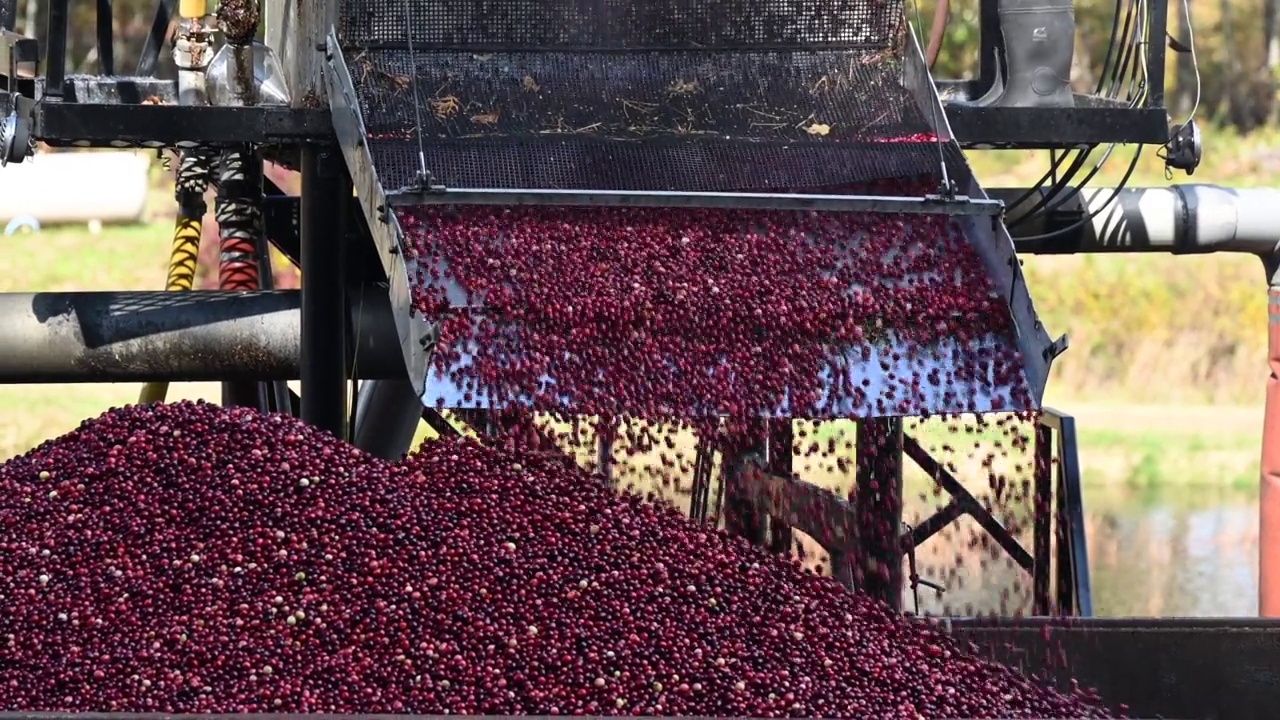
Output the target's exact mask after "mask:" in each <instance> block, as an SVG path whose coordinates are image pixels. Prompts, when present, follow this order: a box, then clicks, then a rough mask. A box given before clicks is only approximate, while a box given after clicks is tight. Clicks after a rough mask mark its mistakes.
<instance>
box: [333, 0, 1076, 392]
mask: <svg viewBox="0 0 1280 720" xmlns="http://www.w3.org/2000/svg"><path fill="white" fill-rule="evenodd" d="M406 8H407V9H408V12H407V13H406ZM407 17H408V18H412V20H411V22H406V18H407ZM905 29H906V25H905V23H904V21H903V17H902V8H901V5H900V4H899V3H895V2H884V3H880V2H869V1H868V0H860V1H859V2H837V3H817V2H807V0H725V1H716V0H682V1H673V2H626V3H624V2H614V1H613V0H599V1H597V2H593V3H583V2H576V1H575V2H569V3H564V2H555V1H543V2H503V1H502V0H491V1H489V2H483V3H480V2H476V3H470V2H462V3H447V4H446V3H442V2H428V1H426V0H410V1H409V3H408V4H407V5H406V4H405V3H403V2H401V0H388V1H387V2H381V1H378V2H371V3H370V2H360V3H357V2H354V1H353V2H350V3H348V5H347V6H346V7H344V8H343V10H342V15H341V22H340V24H339V28H338V30H337V32H335V34H334V35H333V36H331V38H330V43H329V50H330V64H331V68H332V70H333V71H332V72H330V73H329V75H328V77H329V83H330V86H329V95H330V103H331V107H332V109H333V111H334V113H333V117H334V123H335V128H336V129H337V132H338V136H339V141H340V143H341V144H342V146H343V152H344V156H345V157H346V159H347V163H348V166H349V167H350V168H351V170H352V174H353V177H354V179H355V181H356V185H357V194H358V195H359V197H360V200H361V204H362V206H363V207H364V209H365V212H366V215H367V216H368V219H369V221H370V225H371V227H372V228H373V230H374V232H373V235H374V238H375V241H376V242H377V243H378V244H379V246H380V249H381V250H382V252H381V256H382V257H383V259H384V265H385V267H386V269H387V271H388V276H389V278H390V288H391V294H392V300H393V304H395V305H396V307H398V308H400V309H401V314H402V317H401V318H400V319H399V322H400V326H401V327H400V329H401V342H402V345H403V347H404V353H405V359H406V363H407V365H408V368H409V373H410V376H411V380H412V381H413V382H414V384H415V386H416V387H417V389H418V390H419V391H420V392H421V393H422V397H423V401H424V402H425V403H428V404H441V403H443V404H444V405H445V406H450V407H487V406H489V405H490V402H491V401H492V402H494V403H496V404H505V403H506V402H507V401H508V400H510V399H511V398H510V396H509V394H505V393H497V395H499V396H501V397H503V398H506V399H505V400H504V399H494V398H495V396H494V394H493V393H486V392H484V391H480V390H479V389H478V388H475V387H471V386H469V385H468V384H467V383H466V382H464V381H462V380H460V379H459V376H460V375H465V374H466V370H465V368H466V366H467V365H468V364H470V363H473V362H476V361H477V358H481V356H482V355H483V353H484V349H483V348H475V347H462V346H459V347H438V346H437V341H438V340H439V339H440V338H439V326H438V325H437V321H438V320H439V318H438V317H436V316H430V317H428V316H424V315H423V314H422V313H420V312H418V311H417V310H415V309H414V307H415V304H417V305H419V306H421V305H422V304H423V302H424V300H423V297H424V295H425V294H430V292H432V290H431V288H429V287H427V286H428V285H430V284H431V283H433V282H436V281H433V280H431V279H430V278H432V277H439V278H441V280H440V281H439V282H442V283H443V284H444V286H445V289H446V290H447V292H446V294H447V297H448V299H449V301H450V302H451V303H452V304H453V306H454V307H455V308H458V307H461V306H469V307H470V306H474V305H476V304H483V302H484V301H483V298H476V297H473V293H471V292H470V288H469V287H468V284H469V283H468V278H466V277H461V276H460V274H459V272H457V270H458V268H461V267H462V266H464V265H466V264H467V263H466V260H467V259H466V258H464V257H461V256H458V255H454V256H450V255H449V253H448V252H443V248H438V249H433V248H431V247H429V246H430V243H431V240H430V239H429V237H428V239H427V240H426V241H425V242H426V243H427V245H428V247H425V248H424V247H423V246H422V242H423V240H422V229H423V228H424V227H425V228H428V232H427V234H428V236H429V235H430V231H429V228H430V227H431V226H432V225H433V224H438V225H441V226H443V225H448V224H451V223H452V224H455V225H456V223H457V222H459V220H458V219H459V218H460V217H462V218H470V220H465V219H464V220H463V221H462V222H475V223H477V224H485V225H488V226H490V227H492V223H493V222H494V221H495V219H499V221H500V222H514V220H513V218H515V217H516V216H513V215H507V214H504V213H506V212H507V211H508V209H507V208H503V207H491V208H476V207H474V206H475V205H489V206H517V205H530V204H543V205H595V206H606V207H604V208H600V209H599V210H595V211H593V210H586V209H575V210H573V212H571V213H570V214H571V215H572V217H573V218H574V222H575V223H580V224H583V225H589V224H591V223H593V222H603V221H604V220H603V218H605V217H606V216H609V217H612V215H615V214H617V213H620V212H621V213H626V212H643V211H637V210H635V209H634V208H635V207H637V206H645V205H661V206H678V207H680V208H682V209H681V210H678V211H673V210H671V209H668V210H666V211H664V214H667V215H669V216H672V217H676V218H678V220H677V222H687V223H689V224H690V227H693V226H696V225H697V224H698V223H699V222H700V221H699V213H707V212H711V213H723V212H736V213H738V214H739V215H740V217H742V218H743V222H744V223H745V225H744V230H743V231H749V230H748V227H749V225H750V223H751V222H754V220H752V218H766V217H767V219H768V221H769V222H771V223H778V222H781V223H784V224H785V223H787V222H793V221H794V222H796V223H801V222H806V221H804V220H802V218H804V217H808V216H807V215H805V213H794V211H795V210H798V209H806V210H807V211H813V210H820V211H843V212H844V214H846V215H851V216H852V215H866V214H868V213H873V214H876V215H877V216H879V217H883V218H885V219H887V221H889V222H898V223H906V222H909V218H910V215H911V214H919V213H924V214H927V215H933V216H937V217H950V218H951V220H950V223H951V227H952V228H953V230H952V231H951V232H953V233H954V234H956V235H958V236H960V237H962V238H964V240H963V243H962V244H963V245H964V250H963V254H965V255H966V256H972V257H973V258H976V259H977V260H976V262H977V263H978V265H980V266H981V267H982V271H981V273H980V275H981V277H978V278H977V284H979V285H981V286H982V287H984V288H987V292H989V293H990V294H991V295H992V296H993V297H998V298H1000V299H1001V300H1002V301H1003V303H1005V306H1006V307H1007V311H1008V312H1007V313H1005V317H1004V320H1002V321H1000V322H997V323H995V325H996V326H998V327H996V328H995V329H993V330H992V331H991V332H990V333H987V334H985V335H984V336H982V337H977V338H972V337H971V338H967V339H965V340H963V341H960V340H957V339H955V338H945V337H939V338H937V339H936V342H932V343H931V344H930V346H929V347H928V348H926V349H925V350H924V351H923V352H920V351H919V350H918V349H914V348H907V347H906V345H905V341H904V340H903V339H902V338H901V337H900V336H899V335H900V334H899V333H898V332H897V331H896V330H895V328H884V327H881V326H880V322H881V320H883V318H881V319H875V318H869V320H868V322H869V323H871V324H872V325H876V327H877V329H876V330H875V331H874V333H873V334H874V335H875V336H876V338H877V342H878V345H877V347H876V348H875V349H874V350H873V352H872V353H871V356H870V357H866V356H865V355H866V354H865V353H863V352H861V351H859V352H854V351H853V349H852V348H848V347H846V348H831V358H830V363H829V365H828V367H827V369H826V370H825V371H824V373H825V374H824V375H823V380H822V382H823V384H824V390H823V393H822V394H823V396H824V399H823V403H822V404H823V405H824V407H825V409H826V410H825V412H824V415H841V416H860V415H867V414H881V415H884V414H914V413H915V412H925V413H938V412H961V411H987V410H998V409H1025V408H1028V407H1031V406H1034V405H1036V404H1038V402H1039V398H1040V396H1041V394H1042V392H1043V388H1044V383H1045V378H1046V376H1047V371H1048V365H1049V363H1050V361H1051V360H1052V357H1053V355H1054V354H1055V353H1056V352H1057V351H1058V349H1059V348H1058V347H1057V346H1056V345H1054V344H1053V343H1051V342H1050V341H1049V339H1048V337H1047V335H1046V334H1045V332H1044V330H1043V328H1042V327H1041V326H1040V324H1039V322H1038V320H1037V319H1036V316H1035V311H1034V308H1033V307H1032V305H1031V301H1030V297H1029V296H1028V294H1027V291H1026V287H1025V285H1024V284H1023V283H1022V282H1021V272H1020V268H1019V266H1018V264H1017V260H1016V258H1015V257H1014V253H1013V246H1012V242H1011V241H1010V239H1009V236H1008V234H1007V232H1006V231H1005V229H1004V227H1003V226H1002V225H1001V223H1000V221H999V215H1000V212H1001V207H1000V205H999V203H996V202H994V201H990V200H988V199H987V198H986V196H985V194H984V193H983V192H982V190H981V188H980V187H979V186H978V185H977V183H976V182H974V180H973V178H972V176H971V174H970V173H969V171H968V167H967V164H966V163H965V161H964V157H963V155H962V154H961V152H960V150H959V147H958V146H957V145H956V144H955V143H954V142H953V141H952V140H951V134H950V130H949V128H948V127H947V124H946V119H945V115H944V114H943V112H942V108H941V104H940V103H939V101H938V99H937V95H936V92H935V91H934V88H933V85H932V81H931V78H930V77H929V74H928V72H927V70H926V69H925V67H924V63H923V59H922V58H921V56H920V51H919V47H918V45H917V44H916V42H915V39H914V37H913V36H912V35H910V34H909V33H906V32H905ZM423 170H425V171H426V173H422V171H423ZM944 179H945V180H949V181H950V182H951V183H952V185H951V192H944V193H941V194H932V193H937V190H938V189H939V188H943V189H944V190H945V186H944ZM886 181H887V182H886ZM895 185H896V186H897V187H896V188H895V187H894V186H895ZM904 187H909V188H911V189H907V190H905V191H904V190H903V188H904ZM903 192H907V193H910V195H908V196H903V195H902V193H903ZM851 193H860V194H858V195H853V194H851ZM619 206H620V207H619ZM709 208H715V209H709ZM729 209H732V210H729ZM673 212H674V213H675V215H671V213H673ZM787 212H793V214H792V215H790V216H788V215H786V214H785V213H787ZM592 213H594V215H593V214H592ZM757 213H766V215H759V214H757ZM568 216H569V215H566V217H568ZM637 217H640V216H637ZM704 217H705V216H704ZM788 217H790V218H792V220H788V219H787V218H788ZM848 222H849V225H848V228H847V231H845V232H842V231H840V230H839V228H838V223H837V225H833V226H830V228H831V229H832V232H833V235H832V236H831V237H829V238H823V237H817V236H814V235H812V234H810V235H808V236H806V242H810V243H819V244H820V243H822V242H826V241H831V242H839V243H841V244H843V245H847V246H849V247H850V248H851V249H850V250H849V251H848V252H849V253H850V254H851V255H856V254H857V252H858V250H857V247H858V246H859V245H860V244H861V243H862V241H863V240H864V239H865V238H863V237H862V236H861V235H860V234H859V232H858V231H856V230H855V229H853V226H854V225H856V223H857V220H856V219H854V218H853V217H850V218H849V220H848ZM408 225H412V226H413V227H414V228H415V230H414V231H415V233H418V238H417V239H416V240H415V241H413V242H409V241H407V240H406V236H405V228H406V226H408ZM489 240H490V241H491V242H498V243H500V242H502V240H501V238H489ZM415 242H416V243H417V244H418V247H414V244H415ZM438 250H439V251H438ZM881 251H882V252H883V248H882V249H881ZM455 252H456V250H455ZM469 252H470V253H472V254H483V253H484V252H485V244H484V243H479V244H477V245H476V246H475V247H473V248H471V249H470V250H469ZM929 252H930V249H929V247H928V243H927V242H925V243H921V242H920V240H919V239H914V240H912V241H910V242H904V243H903V244H902V245H901V246H900V247H896V248H894V249H892V250H891V251H889V257H886V258H882V260H884V261H885V262H886V263H887V264H886V265H885V270H886V275H892V274H893V273H894V270H893V269H892V268H891V267H890V265H891V264H892V262H893V260H894V258H895V257H896V258H898V259H899V260H901V259H903V258H907V257H912V256H914V255H920V256H921V257H923V255H927V254H929ZM961 260H963V259H961ZM428 262H432V263H434V266H431V267H429V266H428V265H427V264H426V263H428ZM837 262H843V261H837ZM931 262H933V263H934V265H935V266H934V267H932V268H929V269H928V271H927V272H926V273H925V275H932V276H934V277H942V278H946V277H948V273H949V272H951V273H952V274H953V275H954V271H953V270H951V269H949V268H948V267H947V266H946V263H943V264H942V265H938V260H937V259H934V260H932V261H931ZM451 268H452V269H453V271H450V269H451ZM921 277H923V276H921ZM470 279H472V280H474V279H475V278H474V277H472V278H470ZM919 280H920V278H919V277H917V278H915V279H906V280H903V279H899V280H898V282H916V281H919ZM891 284H892V283H890V285H891ZM870 285H872V286H868V287H863V288H857V289H852V288H851V289H850V292H863V293H866V294H868V295H871V296H874V295H875V294H876V292H877V287H876V286H878V287H880V289H884V288H885V287H888V285H879V284H877V283H871V284H870ZM499 322H500V320H499ZM938 324H939V325H941V324H942V323H938ZM520 332H521V330H520V328H518V327H513V328H511V333H510V334H511V335H512V336H519V335H520ZM513 347H514V348H515V350H514V351H515V352H520V349H519V348H520V344H519V342H516V343H515V345H514V346H513ZM974 356H981V357H987V358H990V357H997V356H1000V357H1015V356H1016V357H1018V358H1019V359H1020V360H1019V361H1020V362H1021V363H1022V364H1023V366H1022V367H1021V368H1018V370H1019V371H1020V372H1014V373H1008V372H1004V373H997V372H994V371H993V370H991V368H990V367H989V366H983V365H982V363H979V364H978V367H979V368H982V367H986V369H985V370H980V371H979V372H978V373H977V375H976V376H973V373H972V372H971V371H969V373H970V376H971V377H968V378H967V379H968V380H969V381H971V382H969V385H970V387H969V388H968V389H966V390H965V391H964V392H961V393H956V392H951V391H949V390H947V389H940V390H937V391H936V392H935V391H932V390H930V391H919V390H918V389H917V390H912V391H911V394H913V397H914V404H912V405H910V407H908V406H907V405H906V404H904V403H903V402H901V398H902V395H903V388H901V387H899V386H900V385H901V382H902V379H903V378H904V377H911V376H916V377H925V376H935V375H941V376H947V377H951V376H954V377H960V376H961V375H963V374H964V373H963V372H962V371H961V370H960V368H961V367H962V366H972V365H973V364H972V363H971V362H969V361H968V360H965V358H966V357H969V358H971V357H974ZM481 359H482V358H481ZM663 367H665V366H664V365H663V362H662V359H661V358H659V359H657V360H655V361H654V364H653V365H652V367H651V368H650V370H652V371H662V369H663ZM709 371H710V370H709ZM996 375H1000V376H1001V377H1000V379H997V378H996V377H995V376H996ZM543 381H544V382H543V383H542V384H543V385H544V386H546V385H548V384H554V378H551V377H545V378H543ZM853 384H860V385H861V386H862V387H863V388H864V389H863V390H860V391H859V395H860V397H857V398H854V397H838V395H839V392H840V391H839V390H838V388H846V389H847V388H848V387H850V386H851V385H853ZM522 399H527V398H516V401H520V400H522ZM868 399H869V400H870V401H869V402H868ZM564 409H569V410H572V409H574V408H564ZM577 409H579V410H582V409H584V408H577ZM622 410H623V411H625V410H626V408H622ZM702 411H705V412H722V411H723V410H722V409H721V408H718V407H716V406H714V404H709V405H706V406H704V407H702ZM775 411H776V412H778V413H783V414H788V413H790V414H798V413H796V412H795V408H792V407H791V406H790V404H789V401H788V400H783V401H782V402H780V403H779V404H778V406H777V407H776V408H775Z"/></svg>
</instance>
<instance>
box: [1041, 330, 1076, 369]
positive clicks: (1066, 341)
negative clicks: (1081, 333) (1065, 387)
mask: <svg viewBox="0 0 1280 720" xmlns="http://www.w3.org/2000/svg"><path fill="white" fill-rule="evenodd" d="M1070 346H1071V340H1070V338H1068V337H1067V334H1066V333H1063V334H1062V335H1060V336H1059V337H1058V339H1057V340H1054V341H1053V342H1051V343H1049V345H1048V347H1046V348H1045V349H1044V360H1045V362H1053V360H1054V358H1056V357H1058V356H1059V355H1061V354H1062V353H1064V352H1066V351H1067V348H1068V347H1070Z"/></svg>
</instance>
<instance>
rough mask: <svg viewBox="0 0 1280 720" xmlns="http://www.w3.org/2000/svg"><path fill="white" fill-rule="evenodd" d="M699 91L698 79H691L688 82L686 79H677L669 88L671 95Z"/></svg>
mask: <svg viewBox="0 0 1280 720" xmlns="http://www.w3.org/2000/svg"><path fill="white" fill-rule="evenodd" d="M697 91H698V81H697V80H690V81H688V82H685V81H684V80H676V81H675V82H673V83H671V85H670V86H669V87H668V88H667V92H668V93H669V94H671V95H688V94H690V93H695V92H697Z"/></svg>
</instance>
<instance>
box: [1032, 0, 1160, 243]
mask: <svg viewBox="0 0 1280 720" xmlns="http://www.w3.org/2000/svg"><path fill="white" fill-rule="evenodd" d="M1145 1H1146V0H1137V2H1135V1H1134V0H1129V2H1128V3H1127V8H1126V10H1125V13H1124V16H1125V18H1124V23H1123V27H1124V29H1123V31H1122V33H1121V35H1122V37H1124V38H1125V43H1124V50H1123V53H1122V55H1121V57H1120V58H1119V62H1118V63H1116V65H1115V66H1114V67H1113V68H1112V69H1111V73H1110V80H1111V82H1110V87H1109V89H1108V92H1107V95H1108V96H1109V97H1111V98H1115V96H1116V95H1117V94H1118V91H1119V88H1120V87H1122V86H1123V84H1124V83H1123V78H1125V76H1126V75H1128V76H1129V82H1128V85H1129V93H1127V95H1128V96H1129V97H1130V101H1129V106H1130V107H1131V108H1132V107H1137V106H1138V105H1139V104H1140V103H1141V102H1142V101H1143V100H1144V99H1145V97H1146V95H1147V92H1148V90H1149V88H1148V85H1147V83H1146V82H1145V81H1140V80H1139V77H1142V78H1145V76H1146V65H1145V63H1143V62H1141V61H1138V62H1134V54H1135V50H1138V49H1139V48H1146V47H1149V45H1148V44H1147V38H1149V35H1150V33H1149V31H1150V27H1149V23H1146V22H1143V23H1141V24H1140V26H1135V24H1134V22H1133V19H1134V14H1135V10H1136V11H1137V13H1138V14H1139V15H1140V16H1141V17H1143V18H1145V17H1146V13H1145V11H1144V8H1145ZM1119 16H1120V7H1119V0H1118V1H1117V8H1116V20H1117V21H1118V19H1119ZM1114 24H1115V23H1113V25H1114ZM1113 37H1114V36H1113ZM1135 40H1136V41H1135ZM1109 45H1110V43H1109ZM1107 57H1108V61H1109V60H1110V59H1111V58H1112V57H1114V54H1113V53H1112V48H1111V47H1109V48H1108V53H1107ZM1131 62H1133V71H1132V73H1130V71H1129V68H1130V63H1131ZM1106 80H1107V68H1106V67H1104V68H1103V74H1102V77H1100V78H1099V83H1098V87H1099V89H1101V87H1102V84H1103V83H1104V82H1106ZM1135 83H1136V88H1135ZM1116 147H1117V146H1116V144H1115V143H1112V144H1110V145H1108V147H1107V149H1106V151H1104V153H1103V156H1102V159H1100V160H1099V161H1098V162H1097V163H1096V164H1095V165H1094V167H1093V169H1092V170H1090V171H1089V172H1088V174H1086V175H1085V177H1084V178H1083V179H1082V180H1081V181H1080V183H1079V185H1077V186H1075V187H1074V188H1073V191H1072V192H1066V190H1067V188H1068V186H1069V185H1070V183H1071V182H1072V181H1073V180H1074V179H1075V177H1076V175H1077V174H1078V173H1079V171H1080V169H1081V168H1082V167H1083V164H1084V162H1086V161H1087V160H1088V157H1089V156H1090V155H1091V153H1092V151H1093V150H1094V149H1095V148H1088V149H1085V150H1082V151H1079V152H1078V153H1077V155H1076V158H1075V159H1074V160H1073V162H1072V164H1071V167H1070V168H1069V169H1068V170H1067V172H1066V173H1064V174H1063V176H1062V178H1061V179H1060V180H1059V181H1058V182H1055V183H1054V184H1053V186H1052V187H1050V188H1049V190H1048V191H1047V192H1044V191H1043V190H1044V187H1043V186H1044V178H1042V179H1041V181H1040V183H1037V185H1036V186H1035V187H1033V188H1031V189H1029V190H1028V191H1027V192H1025V193H1023V194H1022V196H1020V197H1019V198H1018V199H1017V200H1015V202H1014V203H1013V205H1012V207H1017V206H1018V205H1021V204H1022V203H1024V202H1026V201H1027V199H1029V198H1030V196H1031V195H1033V194H1035V193H1041V196H1040V198H1039V199H1038V200H1037V201H1036V203H1035V205H1033V206H1032V207H1031V208H1030V209H1028V210H1027V211H1026V212H1025V213H1024V214H1022V215H1021V216H1020V217H1018V218H1016V219H1015V220H1014V221H1012V222H1011V223H1009V224H1008V227H1009V228H1016V227H1018V226H1020V225H1023V224H1025V223H1027V222H1030V221H1031V220H1033V219H1037V218H1040V217H1044V216H1047V215H1048V214H1049V213H1052V212H1054V211H1056V210H1057V209H1058V208H1060V207H1062V206H1063V205H1064V204H1065V203H1066V202H1067V201H1068V200H1070V199H1071V197H1073V196H1074V195H1075V194H1076V193H1078V192H1079V191H1080V190H1081V189H1082V188H1083V187H1085V186H1086V185H1088V183H1089V181H1091V180H1092V179H1093V178H1094V177H1095V176H1096V175H1097V174H1098V173H1099V172H1100V171H1101V170H1102V168H1103V166H1104V165H1105V164H1106V162H1107V161H1108V160H1109V159H1110V157H1111V155H1112V153H1113V152H1114V151H1115V149H1116ZM1135 162H1136V160H1135ZM1058 167H1059V162H1058V161H1055V162H1054V164H1053V166H1052V167H1051V168H1050V170H1049V172H1048V173H1046V176H1045V177H1046V178H1047V177H1049V176H1050V175H1052V174H1053V173H1055V172H1056V171H1057V168H1058ZM1133 167H1136V166H1131V168H1130V170H1129V172H1127V173H1126V174H1125V178H1124V180H1122V182H1121V186H1120V187H1121V188H1123V183H1125V182H1127V180H1128V178H1129V176H1130V175H1131V174H1132V171H1133Z"/></svg>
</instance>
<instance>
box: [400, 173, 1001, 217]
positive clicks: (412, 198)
mask: <svg viewBox="0 0 1280 720" xmlns="http://www.w3.org/2000/svg"><path fill="white" fill-rule="evenodd" d="M422 181H423V178H422V177H421V173H419V177H418V179H417V180H416V181H415V182H422ZM387 202H388V204H390V205H392V206H403V205H572V206H590V207H683V208H731V209H738V210H743V209H754V210H809V211H816V212H873V213H911V214H922V213H923V214H935V213H945V214H948V215H979V216H982V215H999V214H1000V213H1002V212H1004V203H1003V202H1001V201H999V200H988V199H982V198H972V197H969V196H967V195H957V196H955V197H954V198H945V197H941V196H937V195H926V196H923V197H894V196H879V195H793V194H780V193H734V192H666V191H649V190H645V191H639V190H505V189H490V188H484V189H480V188H475V189H473V188H465V189H463V188H445V187H444V186H439V185H437V186H432V187H431V189H430V190H429V191H428V192H422V191H409V190H398V191H396V192H393V193H389V194H388V195H387Z"/></svg>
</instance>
